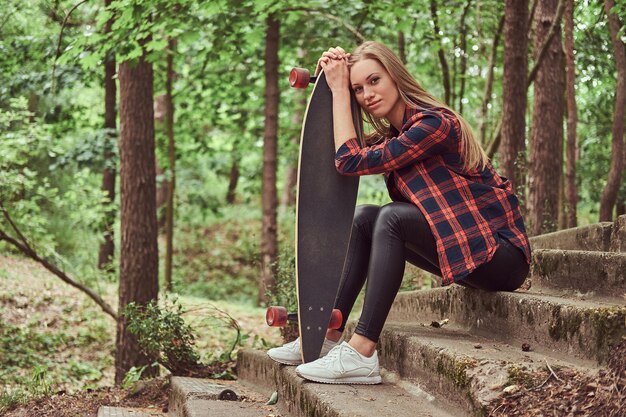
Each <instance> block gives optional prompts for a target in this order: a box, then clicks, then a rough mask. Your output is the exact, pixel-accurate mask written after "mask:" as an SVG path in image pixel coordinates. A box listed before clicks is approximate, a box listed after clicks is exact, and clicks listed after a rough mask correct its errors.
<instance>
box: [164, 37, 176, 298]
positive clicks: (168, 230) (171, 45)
mask: <svg viewBox="0 0 626 417" xmlns="http://www.w3.org/2000/svg"><path fill="white" fill-rule="evenodd" d="M167 49H168V54H167V59H166V61H167V64H166V65H167V78H166V80H165V129H166V132H167V155H168V159H169V171H170V175H169V187H168V189H167V206H166V209H165V291H167V292H171V291H172V258H173V256H174V195H175V190H176V144H175V141H174V100H173V98H172V84H173V83H174V77H175V73H174V53H175V52H176V39H173V38H170V39H169V41H168V48H167Z"/></svg>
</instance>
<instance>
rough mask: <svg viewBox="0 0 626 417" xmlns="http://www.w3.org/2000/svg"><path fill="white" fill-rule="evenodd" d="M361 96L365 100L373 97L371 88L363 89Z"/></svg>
mask: <svg viewBox="0 0 626 417" xmlns="http://www.w3.org/2000/svg"><path fill="white" fill-rule="evenodd" d="M363 96H364V97H365V98H370V97H374V90H372V89H371V88H364V89H363Z"/></svg>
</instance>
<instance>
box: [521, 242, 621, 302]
mask: <svg viewBox="0 0 626 417" xmlns="http://www.w3.org/2000/svg"><path fill="white" fill-rule="evenodd" d="M531 278H532V285H533V287H536V288H538V287H541V288H553V289H560V290H571V291H578V292H580V293H593V294H596V295H601V296H609V297H611V296H615V295H618V296H621V295H622V294H626V253H621V252H620V253H616V252H589V251H579V250H560V249H537V250H535V251H534V253H533V263H532V266H531Z"/></svg>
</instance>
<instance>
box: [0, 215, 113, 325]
mask: <svg viewBox="0 0 626 417" xmlns="http://www.w3.org/2000/svg"><path fill="white" fill-rule="evenodd" d="M0 207H2V206H0ZM2 211H3V213H4V215H5V217H6V218H7V219H8V220H9V222H10V223H11V226H12V227H13V228H14V229H15V230H16V232H17V233H18V235H19V236H20V238H21V239H24V236H23V235H22V233H21V232H20V231H19V229H18V228H17V227H16V226H15V224H14V223H13V221H12V220H10V216H9V213H8V212H7V211H6V209H5V208H4V207H2ZM2 240H4V241H6V242H8V243H10V244H11V245H13V246H15V247H16V248H18V249H19V250H20V251H21V252H22V253H23V254H24V255H26V256H28V257H29V258H31V259H33V260H35V261H37V262H38V263H40V264H41V265H43V266H44V268H46V269H47V270H48V271H50V272H52V273H53V274H54V275H56V276H57V277H59V278H61V280H62V281H63V282H65V283H67V284H69V285H71V286H72V287H74V288H77V289H79V290H80V291H82V292H84V293H85V294H87V295H88V296H89V298H91V299H92V300H93V301H95V303H96V304H98V305H99V306H100V308H102V310H104V312H105V313H107V314H108V315H110V316H111V317H113V318H114V319H115V320H117V313H116V312H115V311H114V310H113V308H111V306H109V305H108V304H107V302H106V301H104V300H103V299H102V297H100V296H99V295H98V294H96V293H95V292H94V291H92V290H91V289H90V288H87V287H85V286H84V285H82V284H81V283H79V282H76V281H74V280H73V279H72V278H70V277H69V276H68V275H67V274H66V273H65V272H63V271H61V270H60V269H59V268H58V267H57V266H56V265H53V264H51V263H50V262H48V261H47V260H45V259H43V258H42V257H41V256H39V254H38V253H37V252H35V251H34V250H33V249H32V248H31V247H30V245H28V243H27V242H24V243H22V242H19V241H18V240H16V239H14V238H12V237H11V236H9V235H7V234H6V233H5V232H4V231H3V230H2V229H0V241H2Z"/></svg>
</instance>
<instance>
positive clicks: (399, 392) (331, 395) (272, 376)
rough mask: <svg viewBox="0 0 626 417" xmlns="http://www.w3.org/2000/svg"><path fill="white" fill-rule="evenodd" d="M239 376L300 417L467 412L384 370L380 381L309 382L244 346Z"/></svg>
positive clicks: (440, 416) (446, 415)
mask: <svg viewBox="0 0 626 417" xmlns="http://www.w3.org/2000/svg"><path fill="white" fill-rule="evenodd" d="M237 373H238V376H239V380H240V381H243V382H244V383H249V384H252V385H253V386H254V387H256V388H258V389H259V390H262V389H265V390H266V392H267V393H270V392H271V391H274V390H276V391H278V397H279V401H280V402H282V403H283V404H284V405H285V407H286V409H287V410H288V411H289V412H290V413H292V414H293V415H295V416H301V417H339V416H351V417H380V416H398V417H404V416H406V417H409V416H411V417H415V416H424V417H426V416H432V417H450V416H467V415H468V413H467V412H466V411H464V410H463V409H462V408H461V407H459V406H458V405H455V404H452V403H449V402H448V401H447V400H445V398H437V397H434V396H432V395H431V394H429V393H427V392H426V391H424V390H423V389H421V387H420V386H418V385H414V384H410V383H408V382H406V381H401V380H398V377H397V376H396V375H394V374H393V373H387V372H383V381H384V382H383V384H381V385H332V384H318V383H312V382H305V381H304V380H303V379H302V378H300V377H299V376H297V375H296V373H295V367H293V366H285V365H280V364H278V363H276V362H274V361H273V360H271V359H270V358H269V356H267V354H266V353H265V352H261V351H258V350H252V349H245V350H242V351H239V353H238V356H237Z"/></svg>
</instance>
